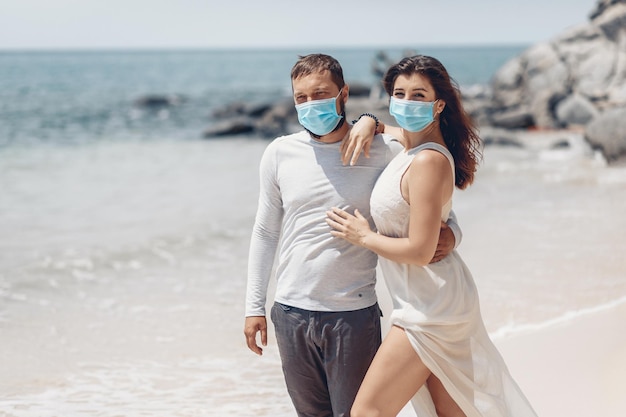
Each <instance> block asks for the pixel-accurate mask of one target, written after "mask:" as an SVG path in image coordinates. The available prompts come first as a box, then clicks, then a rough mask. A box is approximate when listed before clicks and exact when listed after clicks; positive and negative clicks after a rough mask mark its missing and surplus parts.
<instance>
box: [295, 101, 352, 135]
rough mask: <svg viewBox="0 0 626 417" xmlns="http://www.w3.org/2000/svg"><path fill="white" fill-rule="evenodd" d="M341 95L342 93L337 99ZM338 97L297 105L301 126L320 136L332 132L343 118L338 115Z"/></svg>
mask: <svg viewBox="0 0 626 417" xmlns="http://www.w3.org/2000/svg"><path fill="white" fill-rule="evenodd" d="M340 95H341V91H339V94H337V97H339V96H340ZM337 97H333V98H328V99H324V100H313V101H307V102H305V103H300V104H296V111H297V112H298V121H299V122H300V124H301V125H302V126H304V128H305V129H307V130H308V131H310V132H312V133H313V134H315V135H318V136H324V135H327V134H329V133H330V132H332V131H333V129H335V128H336V127H337V125H338V124H339V121H340V120H341V119H342V118H343V116H342V115H340V114H337Z"/></svg>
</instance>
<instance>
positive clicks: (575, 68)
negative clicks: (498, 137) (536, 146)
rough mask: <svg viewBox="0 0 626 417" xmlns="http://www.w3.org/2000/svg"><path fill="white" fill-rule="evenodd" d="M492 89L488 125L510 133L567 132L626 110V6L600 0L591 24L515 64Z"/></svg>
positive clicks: (496, 79) (498, 76) (525, 54)
mask: <svg viewBox="0 0 626 417" xmlns="http://www.w3.org/2000/svg"><path fill="white" fill-rule="evenodd" d="M491 86H492V89H493V98H492V102H491V108H490V111H489V114H490V116H489V120H488V122H489V123H491V124H493V125H495V126H502V127H507V128H522V127H526V126H527V125H528V124H529V123H530V124H531V125H532V126H535V127H537V128H555V127H566V128H567V127H570V126H577V125H580V124H581V123H582V124H584V123H588V122H589V121H591V120H593V118H594V117H595V115H597V114H598V113H600V112H602V111H604V110H607V109H611V108H614V107H619V106H624V105H626V0H599V1H598V3H597V4H596V7H595V9H594V10H593V11H592V12H591V14H590V19H589V21H588V23H586V24H582V25H579V26H576V27H573V28H571V29H569V30H567V31H565V32H564V33H562V34H561V35H559V36H557V37H555V38H554V39H552V40H550V41H547V42H542V43H539V44H536V45H534V46H532V47H530V48H528V49H527V50H525V51H524V52H522V54H521V55H519V56H517V57H515V58H513V59H511V60H509V61H508V62H507V63H505V64H504V65H503V66H502V67H501V68H500V70H499V71H497V72H496V74H494V77H493V78H492V81H491ZM570 97H571V98H570ZM529 120H530V121H529ZM516 123H517V124H516Z"/></svg>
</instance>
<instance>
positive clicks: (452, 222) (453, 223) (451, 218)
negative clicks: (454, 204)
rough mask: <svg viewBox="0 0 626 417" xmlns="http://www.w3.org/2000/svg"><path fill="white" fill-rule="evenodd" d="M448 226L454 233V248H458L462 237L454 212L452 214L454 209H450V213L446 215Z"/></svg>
mask: <svg viewBox="0 0 626 417" xmlns="http://www.w3.org/2000/svg"><path fill="white" fill-rule="evenodd" d="M446 224H447V225H448V227H450V229H452V233H453V234H454V249H456V248H458V247H459V245H460V244H461V240H462V239H463V232H462V231H461V226H459V224H458V222H457V219H456V214H454V210H450V214H449V215H448V221H447V222H446Z"/></svg>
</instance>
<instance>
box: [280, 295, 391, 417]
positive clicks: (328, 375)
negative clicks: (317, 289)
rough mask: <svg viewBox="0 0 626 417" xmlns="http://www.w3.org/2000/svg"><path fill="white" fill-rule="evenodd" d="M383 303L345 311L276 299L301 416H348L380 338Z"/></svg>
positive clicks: (283, 354) (288, 377) (283, 351)
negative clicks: (293, 304) (316, 308)
mask: <svg viewBox="0 0 626 417" xmlns="http://www.w3.org/2000/svg"><path fill="white" fill-rule="evenodd" d="M380 316H381V311H380V308H379V307H378V304H374V305H373V306H371V307H368V308H365V309H362V310H355V311H341V312H322V311H308V310H303V309H300V308H296V307H290V306H286V305H283V304H280V303H274V305H273V307H272V311H271V318H272V322H273V323H274V328H275V331H276V339H277V342H278V350H279V351H280V358H281V361H282V366H283V374H284V375H285V383H286V384H287V390H288V391H289V395H290V397H291V400H292V402H293V404H294V406H295V408H296V412H297V414H298V416H300V417H348V416H349V415H350V408H351V407H352V403H353V402H354V397H355V396H356V393H357V391H358V390H359V386H360V385H361V381H363V377H364V376H365V373H366V372H367V368H368V367H369V365H370V363H371V362H372V359H373V358H374V355H375V354H376V350H377V349H378V347H379V346H380V342H381V330H380Z"/></svg>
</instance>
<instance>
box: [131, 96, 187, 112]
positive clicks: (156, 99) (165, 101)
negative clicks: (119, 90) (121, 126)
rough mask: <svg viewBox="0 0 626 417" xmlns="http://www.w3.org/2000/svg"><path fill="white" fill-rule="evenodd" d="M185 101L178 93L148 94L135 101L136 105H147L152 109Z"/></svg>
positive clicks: (146, 106)
mask: <svg viewBox="0 0 626 417" xmlns="http://www.w3.org/2000/svg"><path fill="white" fill-rule="evenodd" d="M182 102H183V98H182V97H181V96H178V95H171V96H161V95H147V96H143V97H139V98H138V99H136V100H135V101H134V105H135V106H137V107H145V108H150V109H160V108H163V107H170V106H177V105H179V104H180V103H182Z"/></svg>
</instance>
